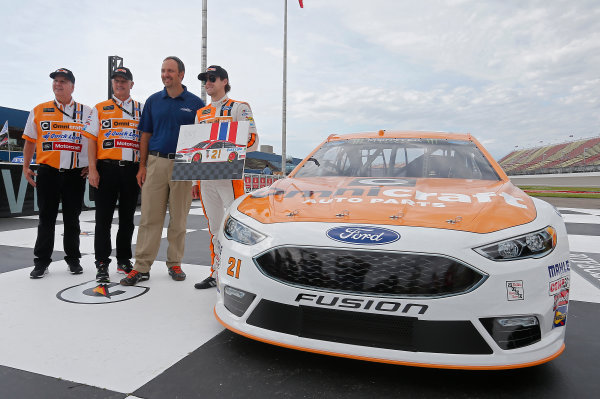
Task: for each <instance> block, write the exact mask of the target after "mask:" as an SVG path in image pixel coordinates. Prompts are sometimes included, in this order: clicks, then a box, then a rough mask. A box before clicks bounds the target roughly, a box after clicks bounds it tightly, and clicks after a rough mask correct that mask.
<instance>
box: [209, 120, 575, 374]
mask: <svg viewBox="0 0 600 399" xmlns="http://www.w3.org/2000/svg"><path fill="white" fill-rule="evenodd" d="M219 243H220V248H218V252H219V257H218V259H219V260H218V262H219V268H218V275H217V281H218V284H217V289H218V301H217V304H216V306H215V314H216V316H217V318H218V319H219V321H220V322H221V323H222V324H223V325H224V326H225V327H227V328H228V329H230V330H232V331H234V332H236V333H238V334H241V335H244V336H246V337H249V338H253V339H257V340H260V341H263V342H267V343H271V344H275V345H280V346H284V347H288V348H294V349H299V350H305V351H310V352H316V353H321V354H327V355H335V356H343V357H349V358H356V359H363V360H369V361H376V362H386V363H396V364H404V365H414V366H423V367H439V368H461V369H504V368H519V367H527V366H533V365H536V364H540V363H544V362H547V361H549V360H552V359H554V358H555V357H557V356H558V355H559V354H560V353H562V351H563V350H564V337H565V324H566V319H567V307H568V299H569V295H568V294H569V273H570V267H569V245H568V241H567V234H566V229H565V225H564V222H563V220H562V218H561V216H560V214H559V213H558V211H557V210H556V209H555V208H554V207H552V206H551V205H549V204H548V203H546V202H544V201H541V200H538V199H535V198H531V197H529V196H527V195H526V194H525V193H523V192H522V191H521V190H520V189H518V188H517V187H515V186H514V185H513V184H512V183H511V182H510V180H509V178H508V177H507V176H506V174H505V173H504V172H503V171H502V169H501V168H500V166H499V165H498V163H497V162H496V161H494V159H493V158H492V157H491V156H490V154H489V153H488V152H487V151H486V150H485V149H484V148H483V147H482V146H481V144H480V143H479V142H478V141H477V140H476V139H475V138H473V137H472V136H471V135H468V134H448V133H424V132H388V131H385V132H384V131H379V132H375V133H360V134H351V135H339V136H338V135H332V136H330V137H329V138H328V139H327V140H326V141H325V142H323V143H322V144H321V145H319V147H318V148H317V149H316V150H314V151H313V152H312V153H311V154H310V155H309V156H308V157H306V158H305V159H304V160H303V161H302V162H301V163H300V165H299V166H298V167H297V168H296V169H295V170H294V171H293V172H292V173H291V174H290V176H289V178H286V179H282V180H278V181H277V182H275V183H274V184H273V185H272V186H270V187H267V188H263V189H260V190H257V191H254V192H252V193H249V194H246V195H245V196H243V197H240V198H238V199H237V200H236V201H235V202H234V203H233V204H232V206H231V207H230V208H229V210H228V214H227V216H226V218H225V220H224V226H223V229H222V231H221V232H220V233H219ZM217 247H219V246H217Z"/></svg>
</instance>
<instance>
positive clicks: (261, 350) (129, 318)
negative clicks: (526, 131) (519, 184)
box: [0, 198, 600, 399]
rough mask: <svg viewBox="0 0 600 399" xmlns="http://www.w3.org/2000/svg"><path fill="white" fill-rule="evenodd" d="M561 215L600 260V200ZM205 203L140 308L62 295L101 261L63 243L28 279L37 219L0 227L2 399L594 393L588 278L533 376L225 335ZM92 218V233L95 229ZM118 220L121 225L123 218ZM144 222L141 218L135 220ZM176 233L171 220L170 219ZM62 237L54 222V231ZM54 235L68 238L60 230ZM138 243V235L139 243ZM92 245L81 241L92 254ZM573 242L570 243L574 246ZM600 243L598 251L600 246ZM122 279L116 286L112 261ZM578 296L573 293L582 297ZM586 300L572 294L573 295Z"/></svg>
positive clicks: (594, 305) (573, 205) (597, 315)
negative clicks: (77, 264)
mask: <svg viewBox="0 0 600 399" xmlns="http://www.w3.org/2000/svg"><path fill="white" fill-rule="evenodd" d="M546 200H547V201H548V202H551V203H553V204H554V205H555V206H557V207H559V208H560V209H561V212H562V213H563V215H564V217H565V220H566V222H567V228H568V230H569V235H570V237H569V240H570V242H571V243H572V244H571V250H572V252H577V253H579V254H580V255H581V256H589V257H590V258H593V259H595V260H597V261H600V238H599V237H598V236H599V235H600V211H594V210H597V209H600V206H599V204H598V203H599V202H600V200H587V199H586V200H583V201H580V199H556V198H546ZM198 206H199V203H195V204H194V208H193V209H192V212H191V214H190V217H189V218H188V230H189V231H188V234H187V237H186V255H185V258H184V263H185V265H184V267H183V268H184V270H185V271H186V273H187V274H188V279H186V280H185V281H183V282H174V281H172V280H170V278H168V276H167V275H166V270H165V268H164V263H163V262H164V260H165V259H166V254H165V250H166V238H163V240H162V241H163V242H162V244H161V248H160V251H159V255H158V258H157V262H156V263H155V265H154V266H153V269H152V271H151V276H152V277H151V279H150V280H149V281H148V282H147V284H145V285H147V286H148V287H149V288H150V291H149V294H148V295H144V296H141V297H140V300H138V301H134V300H131V301H124V302H119V303H111V304H106V305H93V306H92V305H82V304H71V303H66V302H63V301H59V300H58V299H57V292H59V291H61V290H62V289H65V288H67V287H70V286H73V285H76V284H80V283H84V282H86V281H90V280H92V279H93V278H94V275H95V270H94V269H93V257H92V256H91V255H84V257H83V258H82V265H83V266H84V274H83V275H79V276H72V275H70V274H68V273H67V272H66V265H65V264H64V262H63V261H61V260H60V259H61V258H62V256H63V255H64V254H63V253H62V252H61V251H60V249H61V244H60V243H57V244H56V245H55V248H56V251H55V254H54V256H53V258H54V259H55V262H54V263H53V264H52V265H51V268H50V269H51V271H50V274H49V275H48V276H46V277H45V278H43V279H41V280H30V279H29V278H28V274H29V271H30V270H31V267H32V247H33V242H34V240H35V234H32V231H35V230H32V229H35V226H36V225H37V220H35V218H34V217H33V218H32V217H24V218H11V219H0V251H1V252H0V253H1V254H2V256H1V257H0V292H2V301H1V302H0V398H11V399H12V398H15V399H18V398H125V397H129V398H132V399H133V398H144V399H154V398H161V399H162V398H196V397H198V398H270V397H275V398H319V399H323V398H365V397H377V398H400V397H401V398H404V397H406V398H449V397H452V398H454V397H456V398H531V397H534V398H542V397H543V398H593V397H597V395H598V389H599V388H600V381H599V378H598V374H599V373H598V372H599V371H600V367H599V366H598V364H599V363H598V358H600V340H599V339H598V331H599V329H600V283H599V282H597V281H594V279H591V278H590V276H587V275H585V273H584V272H582V271H581V270H572V272H571V273H572V279H573V278H574V276H573V275H574V274H578V275H580V276H579V277H582V278H580V279H579V280H581V281H582V283H580V284H582V285H581V287H583V284H585V290H583V289H582V290H581V292H580V293H579V296H577V295H573V298H578V299H572V300H571V301H570V304H569V318H568V323H567V335H566V350H565V352H564V353H563V354H562V355H561V356H559V357H558V358H557V359H555V360H553V361H551V362H549V363H546V364H543V365H540V366H536V367H531V368H526V369H516V370H505V371H461V370H438V369H426V368H416V367H407V366H396V365H387V364H378V363H368V362H363V361H358V360H351V359H343V358H335V357H328V356H323V355H317V354H311V353H305V352H298V351H293V350H289V349H284V348H280V347H275V346H271V345H267V344H263V343H260V342H256V341H252V340H249V339H247V338H244V337H241V336H238V335H236V334H234V333H231V332H230V331H228V330H224V329H223V328H222V327H221V326H220V325H219V324H218V323H217V322H216V321H215V319H214V317H213V315H212V304H213V303H214V291H212V292H207V291H199V290H195V289H194V288H193V284H194V283H195V282H197V281H199V280H200V279H202V278H204V277H205V276H206V275H207V274H208V270H209V268H208V266H207V265H208V264H209V254H208V251H207V243H208V232H207V231H206V230H205V229H206V222H205V219H204V217H203V216H202V212H201V209H200V208H199V207H198ZM90 220H93V213H91V212H87V213H86V212H84V214H83V215H82V230H84V231H90V230H91V231H93V222H91V223H90V222H89V221H90ZM115 222H116V220H115ZM138 222H139V217H136V224H137V223H138ZM165 226H166V222H165ZM58 230H60V229H59V228H58V226H57V231H58ZM57 235H59V234H58V233H57ZM134 237H135V235H134ZM90 240H92V239H91V237H86V238H85V239H84V238H82V252H83V253H86V254H90V253H91V252H90V247H89V245H90V242H93V240H92V241H90ZM571 240H573V241H571ZM597 244H598V245H597ZM112 269H113V270H112V271H111V280H112V281H118V278H120V277H121V276H118V275H116V274H115V273H114V266H112ZM575 288H576V287H574V288H573V291H575ZM573 294H575V292H573Z"/></svg>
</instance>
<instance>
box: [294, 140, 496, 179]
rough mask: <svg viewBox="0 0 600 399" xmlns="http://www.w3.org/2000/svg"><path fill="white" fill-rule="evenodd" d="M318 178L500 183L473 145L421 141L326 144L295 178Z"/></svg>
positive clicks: (469, 143) (365, 141)
mask: <svg viewBox="0 0 600 399" xmlns="http://www.w3.org/2000/svg"><path fill="white" fill-rule="evenodd" d="M317 176H354V177H416V178H422V177H429V178H454V179H480V180H500V177H499V176H498V174H497V173H496V172H495V171H494V168H493V167H492V165H490V163H489V162H488V160H487V159H486V157H485V156H484V155H483V154H482V153H481V151H480V150H479V148H477V146H476V145H475V144H474V143H473V142H471V141H462V140H443V139H418V138H408V139H404V138H362V139H350V140H343V141H333V142H328V143H325V144H324V145H323V146H322V147H321V148H319V149H318V150H317V151H316V152H315V153H314V154H313V156H312V157H310V158H309V159H308V160H307V162H306V163H305V164H304V165H303V167H302V168H301V169H300V170H299V171H298V173H296V175H295V177H317Z"/></svg>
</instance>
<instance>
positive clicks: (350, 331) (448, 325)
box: [247, 299, 492, 355]
mask: <svg viewBox="0 0 600 399" xmlns="http://www.w3.org/2000/svg"><path fill="white" fill-rule="evenodd" d="M247 323H248V324H250V325H252V326H256V327H260V328H264V329H267V330H271V331H277V332H280V333H284V334H290V335H295V336H298V337H304V338H311V339H317V340H320V341H329V342H339V343H345V344H351V345H360V346H367V347H375V348H386V349H393V350H402V351H410V352H429V353H452V354H469V355H489V354H491V353H492V349H491V348H490V346H489V345H488V344H487V343H486V342H485V340H484V339H483V337H482V336H481V334H479V332H478V331H477V329H476V328H475V326H473V323H471V322H470V321H468V320H452V321H437V320H419V319H418V318H416V317H406V316H392V315H380V314H373V313H364V312H349V311H342V310H337V309H324V308H318V307H313V306H293V305H286V304H283V303H277V302H273V301H269V300H266V299H262V300H261V301H260V302H259V303H258V305H257V306H256V308H255V309H254V310H253V311H252V313H251V314H250V316H249V317H248V320H247Z"/></svg>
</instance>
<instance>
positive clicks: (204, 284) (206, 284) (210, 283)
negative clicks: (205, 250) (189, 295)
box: [194, 276, 217, 290]
mask: <svg viewBox="0 0 600 399" xmlns="http://www.w3.org/2000/svg"><path fill="white" fill-rule="evenodd" d="M216 286H217V280H215V278H214V277H212V276H209V277H207V278H205V279H204V280H202V281H201V282H199V283H196V284H194V288H197V289H199V290H205V289H207V288H212V287H216Z"/></svg>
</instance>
